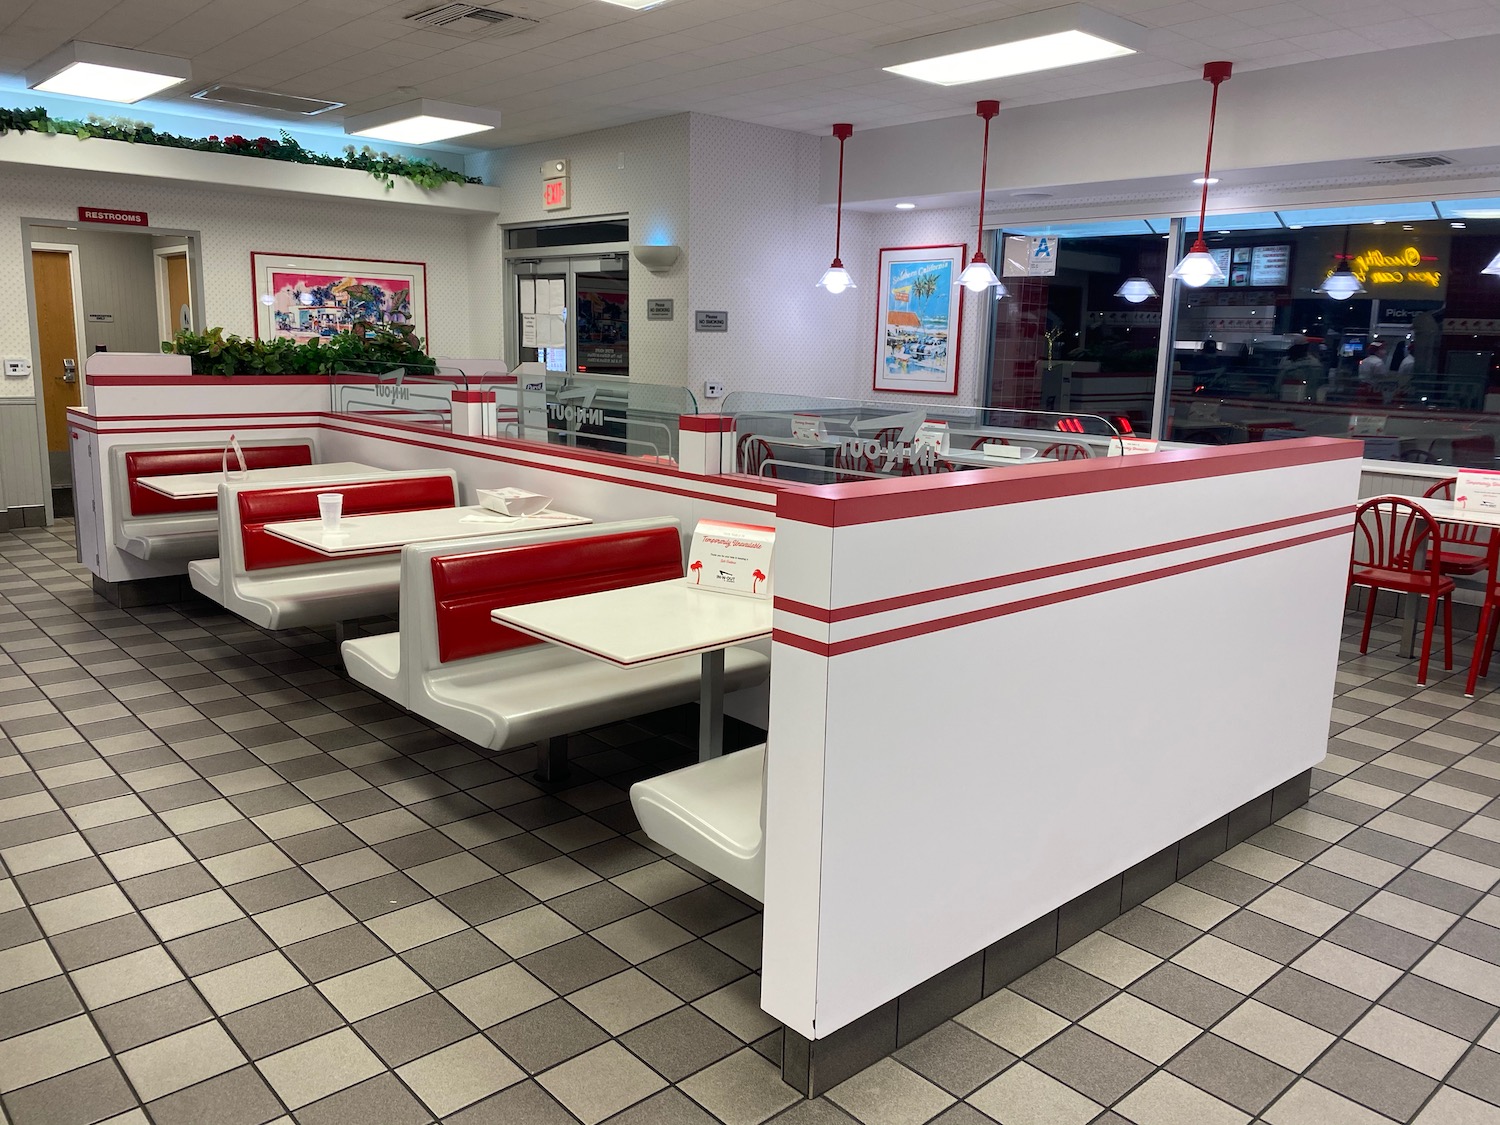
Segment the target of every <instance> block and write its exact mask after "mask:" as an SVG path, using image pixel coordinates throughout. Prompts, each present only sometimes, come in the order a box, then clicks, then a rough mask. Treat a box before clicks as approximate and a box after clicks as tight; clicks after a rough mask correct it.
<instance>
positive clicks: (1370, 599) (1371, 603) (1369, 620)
mask: <svg viewBox="0 0 1500 1125" xmlns="http://www.w3.org/2000/svg"><path fill="white" fill-rule="evenodd" d="M1377 592H1378V591H1377V590H1376V589H1375V587H1373V586H1371V587H1370V588H1369V589H1367V590H1366V591H1365V631H1364V632H1363V633H1362V634H1361V635H1360V638H1359V651H1360V652H1368V651H1369V649H1370V626H1371V625H1373V624H1374V623H1375V595H1376V593H1377Z"/></svg>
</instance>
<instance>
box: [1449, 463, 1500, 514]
mask: <svg viewBox="0 0 1500 1125" xmlns="http://www.w3.org/2000/svg"><path fill="white" fill-rule="evenodd" d="M1453 508H1454V510H1455V511H1458V512H1464V513H1465V514H1467V515H1469V516H1470V517H1472V518H1484V519H1487V520H1491V519H1492V520H1495V521H1496V522H1500V470H1497V469H1460V470H1458V473H1457V475H1456V476H1455V478H1454V481H1453Z"/></svg>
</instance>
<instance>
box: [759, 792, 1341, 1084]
mask: <svg viewBox="0 0 1500 1125" xmlns="http://www.w3.org/2000/svg"><path fill="white" fill-rule="evenodd" d="M1311 789H1312V771H1311V770H1304V771H1303V772H1302V773H1299V774H1297V775H1296V776H1295V777H1292V778H1289V779H1288V780H1286V781H1284V782H1282V783H1281V784H1280V785H1278V786H1276V787H1275V788H1274V789H1270V790H1267V791H1266V792H1265V793H1262V794H1261V795H1260V796H1258V797H1255V798H1254V799H1252V800H1250V801H1247V802H1245V803H1244V804H1243V805H1241V806H1240V807H1239V808H1237V809H1235V810H1234V811H1233V812H1231V813H1229V814H1228V815H1227V816H1222V817H1220V818H1219V819H1217V820H1215V821H1213V822H1212V823H1210V824H1207V825H1205V826H1204V827H1202V828H1200V829H1198V830H1197V831H1196V832H1190V833H1189V834H1188V835H1187V836H1185V837H1184V838H1182V839H1181V840H1179V841H1177V842H1176V843H1175V844H1172V845H1170V846H1168V847H1166V848H1163V849H1162V850H1161V851H1159V852H1157V853H1156V854H1155V855H1153V856H1150V857H1148V858H1147V859H1144V860H1142V861H1141V862H1140V863H1137V864H1135V865H1134V866H1133V867H1130V868H1129V869H1127V870H1125V871H1122V872H1120V873H1119V874H1118V875H1113V876H1111V877H1110V878H1108V879H1106V880H1104V882H1102V883H1100V884H1099V885H1098V886H1096V887H1093V888H1091V889H1089V890H1087V891H1085V892H1084V893H1083V894H1081V895H1079V896H1078V897H1077V898H1074V899H1072V900H1071V901H1069V902H1066V903H1064V904H1063V905H1062V906H1060V907H1058V908H1057V909H1056V910H1053V911H1051V912H1050V913H1048V914H1045V915H1043V916H1042V917H1040V918H1038V919H1036V921H1034V922H1030V923H1028V924H1026V925H1025V926H1022V927H1021V928H1020V929H1019V930H1016V931H1015V932H1014V933H1012V934H1009V935H1007V936H1006V937H1003V938H1001V939H1000V940H999V941H997V942H995V943H993V944H992V945H990V946H988V947H986V948H985V949H983V950H981V951H980V952H978V953H975V954H974V955H972V956H970V957H966V958H964V959H963V960H962V961H960V962H959V963H958V964H957V965H954V966H951V967H950V968H947V969H944V970H943V971H942V972H940V973H938V974H937V975H936V976H934V977H931V978H929V979H928V980H925V981H923V982H922V983H921V984H919V985H916V986H915V987H913V988H910V989H908V990H907V991H906V992H903V993H902V994H901V995H900V996H898V997H896V999H894V1000H892V1001H890V1002H888V1003H886V1004H882V1005H881V1006H880V1007H879V1008H876V1009H875V1010H874V1011H873V1012H870V1013H868V1014H866V1015H863V1016H860V1017H859V1019H857V1020H855V1021H854V1022H853V1023H851V1024H848V1025H846V1026H844V1027H841V1028H839V1029H838V1030H837V1031H835V1032H834V1033H833V1034H832V1035H830V1036H828V1037H827V1038H824V1039H811V1040H810V1039H807V1038H804V1037H803V1036H802V1035H799V1034H798V1033H797V1032H795V1031H792V1030H791V1029H790V1028H787V1029H786V1035H785V1037H784V1040H783V1047H782V1056H781V1078H782V1081H783V1082H785V1083H786V1084H787V1085H789V1086H791V1087H792V1088H793V1089H794V1090H796V1091H798V1092H799V1093H800V1094H802V1096H803V1097H805V1098H816V1097H819V1096H821V1095H822V1094H825V1093H827V1092H828V1091H829V1090H831V1089H832V1088H833V1087H835V1086H837V1085H838V1084H839V1083H840V1082H843V1081H844V1080H845V1079H847V1078H851V1077H853V1076H854V1075H855V1074H858V1073H859V1072H860V1071H861V1070H864V1069H865V1068H866V1067H867V1066H870V1065H872V1064H874V1063H877V1062H879V1061H880V1060H881V1059H883V1058H885V1057H886V1056H887V1055H890V1054H892V1053H893V1052H895V1051H896V1050H898V1049H899V1048H901V1047H903V1046H905V1045H906V1044H907V1043H910V1042H911V1041H912V1040H913V1039H916V1038H917V1037H918V1036H920V1035H922V1034H924V1033H926V1032H927V1031H930V1030H931V1029H932V1028H934V1027H936V1026H938V1025H939V1024H940V1023H942V1022H944V1021H945V1020H948V1019H952V1018H953V1017H954V1016H956V1015H958V1014H959V1013H960V1012H962V1011H964V1010H965V1009H967V1008H970V1007H972V1006H973V1005H975V1004H977V1003H979V1001H980V1000H983V999H984V998H985V997H986V996H990V995H992V994H993V993H996V992H998V991H1000V989H1002V988H1004V987H1005V986H1006V985H1008V984H1010V983H1011V981H1013V980H1016V979H1018V978H1019V977H1022V976H1025V975H1026V974H1027V973H1029V972H1031V970H1032V969H1035V968H1036V967H1037V966H1039V965H1041V964H1043V963H1044V962H1046V961H1048V960H1050V959H1051V958H1053V957H1055V956H1057V954H1058V953H1060V952H1061V951H1062V950H1064V949H1067V948H1068V947H1069V946H1071V945H1075V944H1077V943H1078V942H1080V941H1082V940H1083V939H1084V938H1086V937H1088V935H1089V934H1091V933H1093V932H1095V931H1096V930H1099V929H1101V928H1102V927H1104V926H1106V925H1108V924H1109V923H1110V922H1112V921H1114V919H1116V918H1118V917H1119V916H1120V915H1121V914H1123V913H1124V912H1125V911H1127V910H1130V909H1132V908H1134V907H1136V906H1139V905H1140V904H1141V903H1143V902H1145V901H1146V899H1148V898H1150V897H1151V896H1152V895H1154V894H1156V893H1157V892H1158V891H1162V890H1165V889H1166V888H1167V887H1169V886H1170V885H1171V884H1172V883H1174V882H1176V880H1177V879H1178V878H1179V876H1181V875H1186V874H1188V873H1189V872H1190V871H1195V870H1197V869H1198V868H1199V867H1202V866H1203V865H1204V864H1205V863H1207V862H1209V860H1211V859H1213V858H1214V857H1216V856H1219V855H1222V854H1223V853H1224V852H1226V851H1228V850H1229V849H1230V848H1232V847H1234V846H1235V845H1236V844H1238V843H1241V842H1243V841H1244V840H1246V839H1248V838H1249V837H1251V836H1253V835H1254V834H1255V833H1256V832H1259V831H1260V830H1261V829H1262V828H1266V827H1268V826H1269V825H1270V824H1271V823H1272V822H1273V821H1276V820H1279V819H1281V818H1282V817H1283V816H1285V815H1286V814H1287V813H1289V812H1291V811H1292V810H1293V809H1295V808H1298V807H1299V806H1301V805H1304V804H1306V803H1307V800H1308V797H1309V795H1310V793H1311Z"/></svg>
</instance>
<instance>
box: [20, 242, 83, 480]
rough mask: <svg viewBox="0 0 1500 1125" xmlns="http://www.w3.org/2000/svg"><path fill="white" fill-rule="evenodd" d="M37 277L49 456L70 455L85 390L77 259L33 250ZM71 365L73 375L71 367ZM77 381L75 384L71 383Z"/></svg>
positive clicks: (39, 381)
mask: <svg viewBox="0 0 1500 1125" xmlns="http://www.w3.org/2000/svg"><path fill="white" fill-rule="evenodd" d="M31 276H32V280H33V283H34V284H35V286H36V319H37V338H38V340H39V342H40V351H41V364H42V366H41V370H39V371H37V372H36V382H37V384H38V385H39V386H40V387H41V388H42V401H43V403H44V404H45V407H46V415H47V451H48V452H49V453H66V452H67V451H68V416H67V410H68V407H70V406H79V405H81V404H82V399H81V398H80V397H79V391H80V389H81V387H82V385H83V384H82V382H81V381H80V380H81V376H80V375H79V370H80V368H81V367H82V366H83V365H82V363H81V362H80V359H81V357H80V356H79V354H78V320H77V318H78V310H77V309H75V308H74V307H73V269H72V259H71V258H70V257H69V256H68V255H67V254H66V253H64V252H63V251H60V250H33V251H32V252H31ZM67 360H71V361H72V363H73V369H72V371H71V372H70V371H69V370H68V368H67V364H66V363H65V361H67ZM69 376H71V380H72V381H71V382H70V381H67V380H68V377H69Z"/></svg>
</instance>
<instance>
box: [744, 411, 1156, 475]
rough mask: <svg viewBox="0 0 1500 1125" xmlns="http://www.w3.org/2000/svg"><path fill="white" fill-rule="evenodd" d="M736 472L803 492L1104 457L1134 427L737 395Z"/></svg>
mask: <svg viewBox="0 0 1500 1125" xmlns="http://www.w3.org/2000/svg"><path fill="white" fill-rule="evenodd" d="M723 412H724V413H725V414H726V415H730V416H732V417H733V418H734V465H733V469H732V471H734V472H738V473H746V474H749V475H751V476H760V477H771V478H774V479H777V480H784V481H789V482H792V483H798V484H842V483H849V482H852V481H858V480H874V479H881V478H886V477H897V476H922V475H926V474H929V473H945V472H957V471H962V470H967V469H984V468H998V467H1003V466H1006V465H1020V464H1028V463H1033V464H1034V463H1037V462H1038V461H1073V460H1083V459H1087V458H1091V457H1102V456H1106V455H1107V454H1109V453H1110V452H1111V449H1112V448H1113V449H1114V450H1116V451H1118V450H1119V449H1120V448H1121V447H1120V446H1119V445H1118V443H1117V444H1116V445H1115V446H1113V447H1112V446H1111V439H1116V438H1119V437H1121V436H1128V435H1129V433H1130V431H1129V428H1128V427H1129V423H1128V422H1127V421H1126V420H1124V419H1119V420H1118V422H1116V421H1111V420H1109V419H1107V418H1103V417H1100V416H1098V415H1093V414H1079V413H1068V414H1063V413H1057V412H1048V411H1040V410H1013V409H985V408H981V407H958V406H951V405H935V404H932V403H910V402H863V401H859V400H855V399H827V398H809V397H801V396H795V395H779V394H761V393H757V392H753V391H749V392H746V391H737V392H735V393H733V394H731V395H729V396H728V397H727V398H726V399H725V400H724V411H723Z"/></svg>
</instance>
